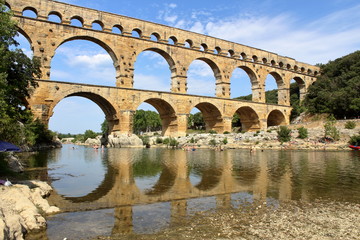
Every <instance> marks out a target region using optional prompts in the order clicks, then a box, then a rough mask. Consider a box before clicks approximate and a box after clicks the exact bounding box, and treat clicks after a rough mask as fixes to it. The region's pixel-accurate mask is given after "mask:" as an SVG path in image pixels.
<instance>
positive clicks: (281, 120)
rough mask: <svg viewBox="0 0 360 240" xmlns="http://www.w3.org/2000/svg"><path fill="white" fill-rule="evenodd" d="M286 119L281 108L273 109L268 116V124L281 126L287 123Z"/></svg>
mask: <svg viewBox="0 0 360 240" xmlns="http://www.w3.org/2000/svg"><path fill="white" fill-rule="evenodd" d="M285 124H286V119H285V116H284V114H283V113H282V112H281V111H280V110H273V111H271V112H270V113H269V115H268V116H267V126H268V127H271V126H279V125H285Z"/></svg>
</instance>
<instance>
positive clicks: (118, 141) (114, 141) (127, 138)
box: [108, 134, 143, 147]
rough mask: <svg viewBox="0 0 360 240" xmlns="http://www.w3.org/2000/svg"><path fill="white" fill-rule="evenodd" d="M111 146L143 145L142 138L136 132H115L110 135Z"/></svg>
mask: <svg viewBox="0 0 360 240" xmlns="http://www.w3.org/2000/svg"><path fill="white" fill-rule="evenodd" d="M108 145H109V146H110V147H142V146H143V142H142V140H141V139H140V138H139V137H138V136H136V135H135V134H131V135H128V134H113V135H109V137H108Z"/></svg>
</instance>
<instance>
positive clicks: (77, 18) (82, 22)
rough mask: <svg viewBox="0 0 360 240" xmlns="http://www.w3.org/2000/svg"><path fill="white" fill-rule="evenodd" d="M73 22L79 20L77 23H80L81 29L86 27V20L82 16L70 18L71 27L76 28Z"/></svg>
mask: <svg viewBox="0 0 360 240" xmlns="http://www.w3.org/2000/svg"><path fill="white" fill-rule="evenodd" d="M72 20H77V21H79V22H80V24H81V26H80V27H84V19H83V18H82V17H80V16H73V17H71V18H70V25H71V26H75V25H73V24H74V23H72V22H71V21H72Z"/></svg>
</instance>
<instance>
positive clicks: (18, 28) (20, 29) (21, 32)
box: [16, 26, 34, 51]
mask: <svg viewBox="0 0 360 240" xmlns="http://www.w3.org/2000/svg"><path fill="white" fill-rule="evenodd" d="M16 28H17V31H18V32H19V33H20V34H21V35H23V36H24V37H25V38H26V40H28V42H29V43H30V46H31V50H33V51H34V49H33V41H32V39H31V37H30V36H29V35H28V34H27V33H26V32H25V31H24V30H23V29H22V28H20V27H19V26H16Z"/></svg>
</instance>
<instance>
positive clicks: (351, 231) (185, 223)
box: [96, 201, 360, 240]
mask: <svg viewBox="0 0 360 240" xmlns="http://www.w3.org/2000/svg"><path fill="white" fill-rule="evenodd" d="M359 215H360V205H359V204H353V203H346V202H343V203H341V202H329V201H315V202H312V203H309V202H297V201H290V202H284V203H281V205H280V206H267V205H266V203H253V204H248V205H242V206H241V207H240V208H239V209H230V210H225V209H224V210H220V211H216V212H211V211H209V212H201V213H198V214H196V215H194V216H192V217H189V218H186V219H182V220H179V221H180V222H179V223H178V224H177V225H176V226H175V227H170V228H168V229H166V230H164V231H161V232H158V233H156V234H133V235H116V236H111V237H105V236H103V237H97V238H96V239H102V240H104V239H136V240H143V239H144V240H145V239H157V240H162V239H164V240H165V239H184V240H185V239H194V240H195V239H239V240H259V239H269V240H270V239H276V240H282V239H284V240H299V239H317V240H318V239H319V240H320V239H321V240H326V239H328V240H330V239H347V240H350V239H354V240H355V239H358V238H359V236H360V222H359V221H358V216H359Z"/></svg>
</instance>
